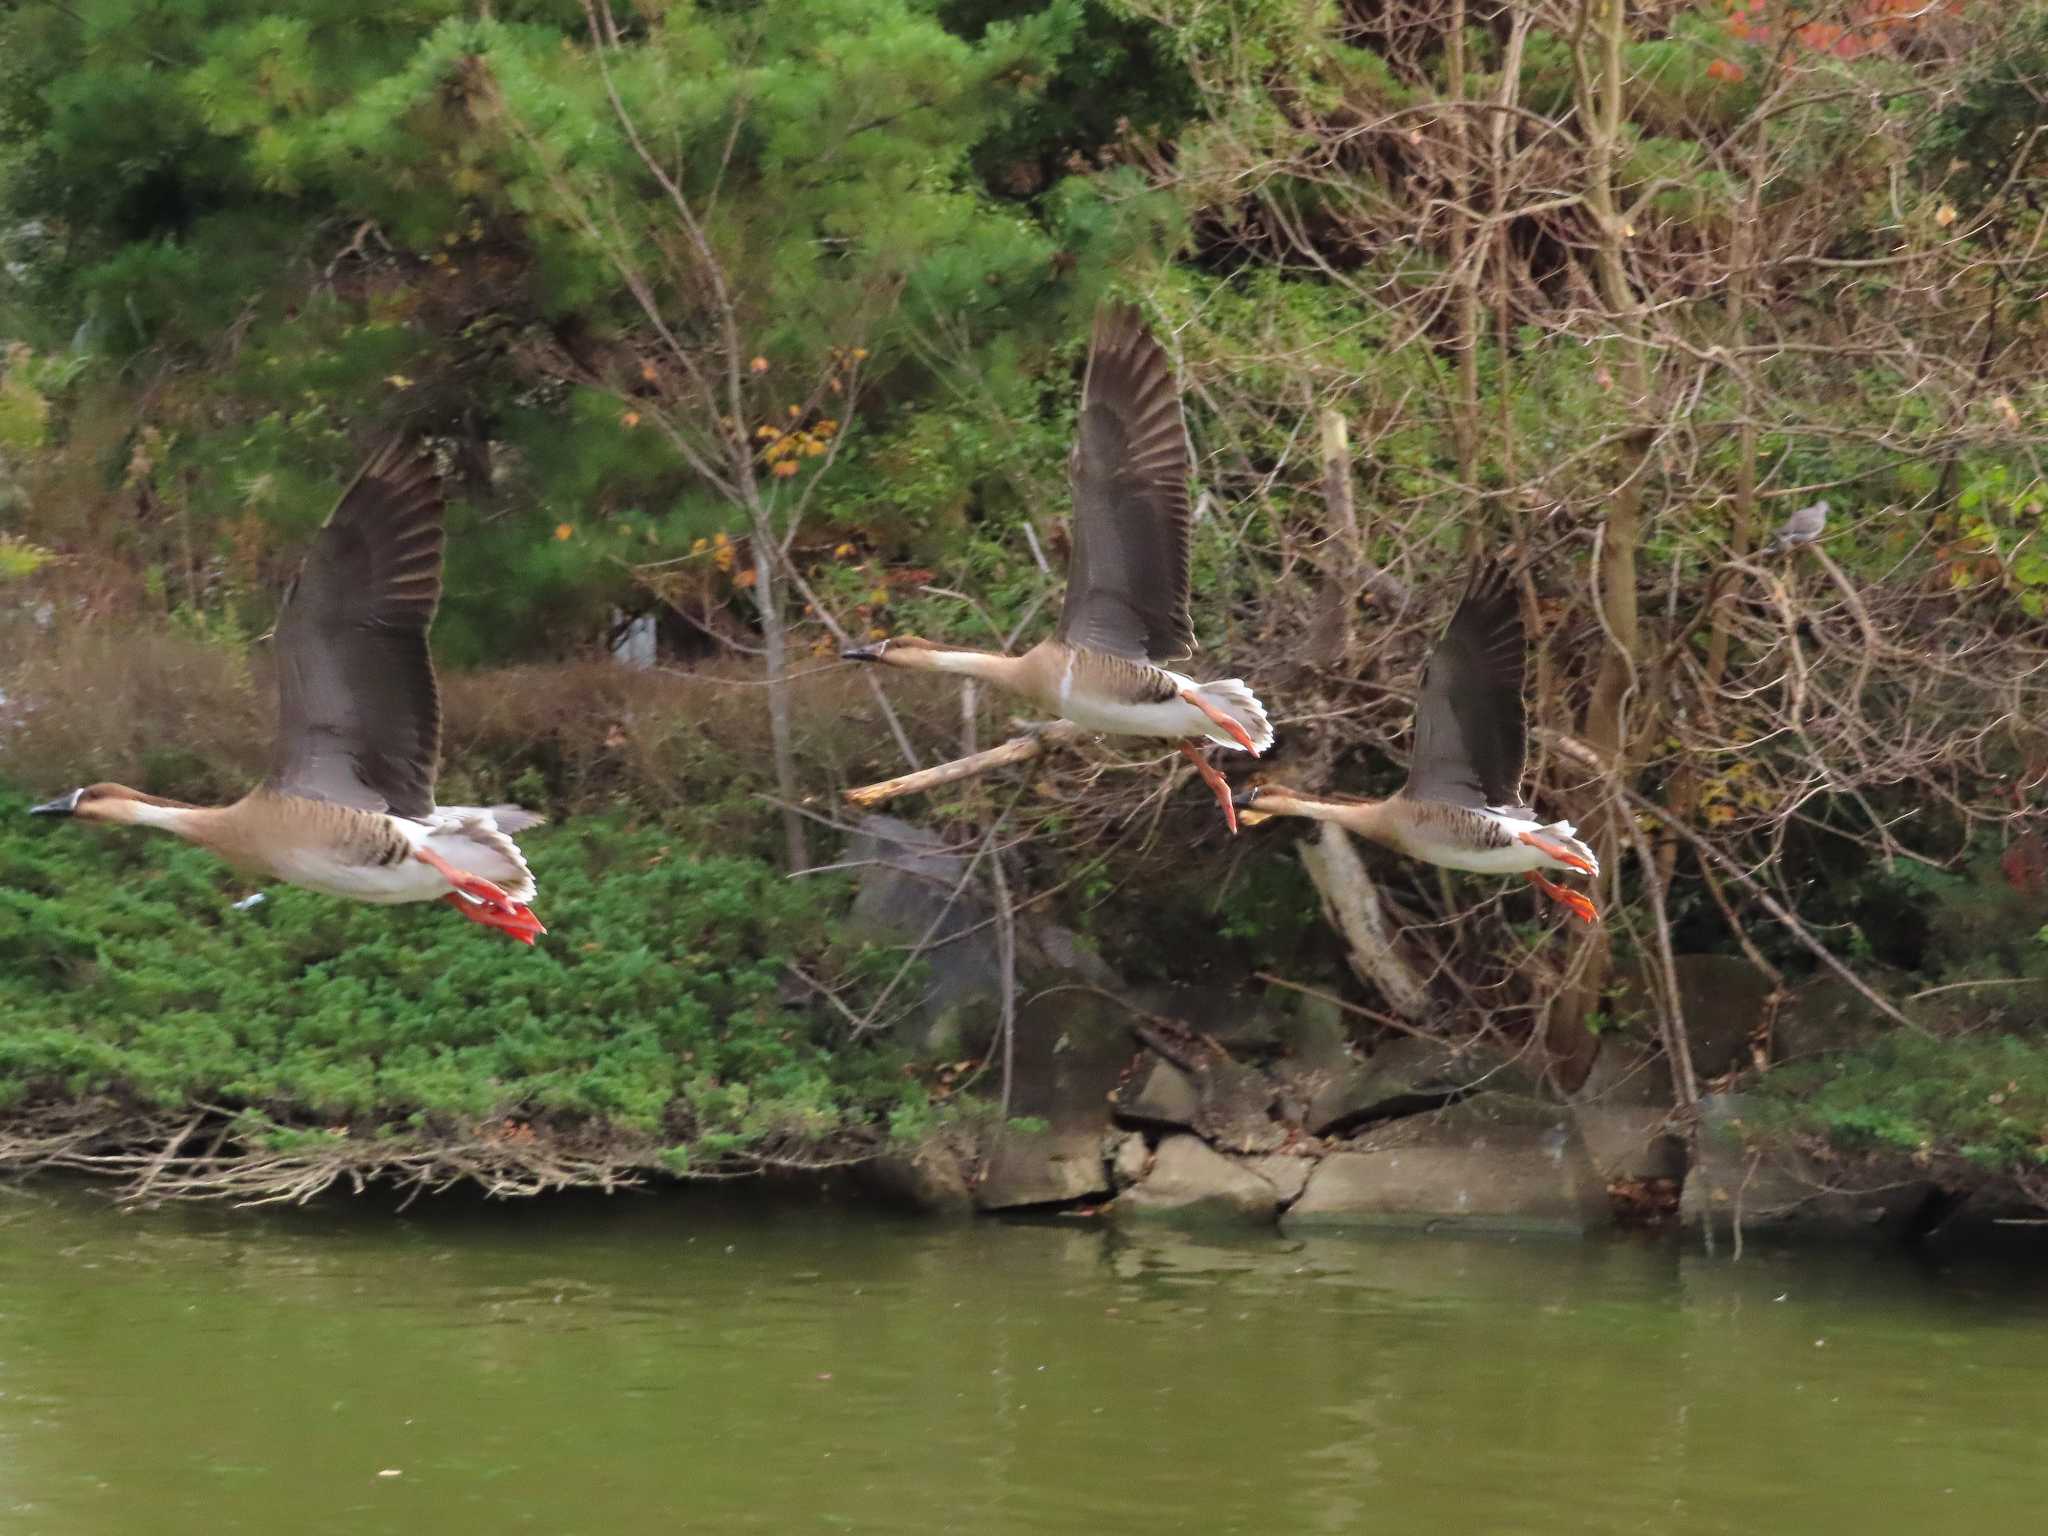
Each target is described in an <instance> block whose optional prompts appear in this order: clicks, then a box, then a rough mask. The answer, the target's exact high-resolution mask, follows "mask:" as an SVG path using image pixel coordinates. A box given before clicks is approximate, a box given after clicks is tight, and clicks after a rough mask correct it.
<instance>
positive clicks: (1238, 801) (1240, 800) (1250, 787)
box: [1230, 784, 1266, 811]
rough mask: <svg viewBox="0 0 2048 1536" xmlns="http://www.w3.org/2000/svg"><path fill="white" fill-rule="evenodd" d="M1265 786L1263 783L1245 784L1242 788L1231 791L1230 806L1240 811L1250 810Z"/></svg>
mask: <svg viewBox="0 0 2048 1536" xmlns="http://www.w3.org/2000/svg"><path fill="white" fill-rule="evenodd" d="M1265 787H1266V786H1265V785H1263V784H1247V785H1245V787H1244V788H1242V789H1239V790H1235V791H1233V792H1232V793H1231V796H1230V803H1231V805H1232V807H1234V808H1235V809H1237V810H1240V811H1248V810H1250V809H1251V808H1252V806H1253V804H1254V803H1255V802H1256V801H1257V800H1258V798H1259V794H1260V792H1261V791H1262V790H1263V789H1265Z"/></svg>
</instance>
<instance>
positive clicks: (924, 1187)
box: [859, 1137, 974, 1216]
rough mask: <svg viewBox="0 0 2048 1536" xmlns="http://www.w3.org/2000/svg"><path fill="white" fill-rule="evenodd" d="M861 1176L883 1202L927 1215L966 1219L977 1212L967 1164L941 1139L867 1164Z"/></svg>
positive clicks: (863, 1165) (861, 1170)
mask: <svg viewBox="0 0 2048 1536" xmlns="http://www.w3.org/2000/svg"><path fill="white" fill-rule="evenodd" d="M859 1176H860V1178H861V1180H862V1181H863V1182H865V1183H866V1184H867V1186H868V1187H869V1188H870V1189H872V1190H873V1191H874V1192H875V1193H876V1194H877V1195H878V1196H880V1197H881V1198H882V1199H883V1200H885V1201H887V1202H888V1203H890V1204H892V1205H899V1206H902V1207H905V1208H906V1209H909V1210H913V1211H918V1212H920V1213H922V1214H924V1215H929V1216H965V1215H969V1214H971V1213H972V1212H973V1210H974V1193H973V1190H972V1189H971V1188H970V1187H969V1180H968V1168H967V1165H966V1164H965V1163H964V1162H963V1160H962V1159H961V1156H960V1154H959V1153H958V1152H957V1151H956V1150H955V1149H954V1148H953V1146H952V1145H951V1144H950V1143H949V1142H947V1141H946V1140H944V1139H943V1138H940V1137H933V1138H932V1139H930V1140H928V1141H926V1142H923V1143H922V1144H920V1145H919V1146H917V1147H914V1148H911V1149H909V1150H907V1151H901V1152H887V1153H884V1154H883V1155H882V1156H880V1157H878V1158H874V1159H872V1160H871V1161H869V1162H866V1163H863V1164H861V1165H860V1167H859Z"/></svg>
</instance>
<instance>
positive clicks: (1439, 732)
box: [1405, 561, 1528, 806]
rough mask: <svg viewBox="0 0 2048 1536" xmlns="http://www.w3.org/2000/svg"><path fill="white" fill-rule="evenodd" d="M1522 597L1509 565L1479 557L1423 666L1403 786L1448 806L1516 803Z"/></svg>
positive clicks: (1523, 724) (1522, 721)
mask: <svg viewBox="0 0 2048 1536" xmlns="http://www.w3.org/2000/svg"><path fill="white" fill-rule="evenodd" d="M1526 649H1527V648H1526V645H1525V643H1524V640H1523V635H1522V601H1521V595H1520V594H1519V593H1518V592H1517V591H1516V588H1515V584H1514V582H1513V580H1512V579H1511V578H1510V575H1509V572H1508V568H1507V567H1506V566H1505V565H1502V564H1499V563H1497V562H1491V561H1489V562H1482V563H1480V564H1478V565H1475V566H1474V567H1473V570H1472V576H1471V580H1470V582H1469V583H1468V584H1467V585H1466V588H1465V596H1464V598H1463V600H1462V601H1460V602H1459V604H1458V610H1457V612H1455V613H1453V614H1452V615H1451V622H1450V623H1449V624H1447V625H1445V626H1444V632H1443V636H1442V638H1440V639H1439V640H1438V641H1437V643H1436V649H1435V650H1434V651H1432V652H1431V653H1430V657H1429V662H1428V664H1427V665H1426V666H1425V667H1424V668H1423V671H1422V687H1421V690H1420V691H1419V692H1418V694H1417V696H1416V700H1415V750H1414V753H1413V755H1412V757H1411V758H1410V761H1409V767H1408V786H1407V789H1406V791H1405V793H1406V794H1407V795H1408V796H1409V797H1410V798H1411V799H1416V800H1441V801H1445V802H1448V803H1449V804H1452V805H1466V806H1492V805H1502V806H1505V805H1516V804H1519V803H1520V796H1521V788H1522V770H1523V768H1524V767H1525V765H1526V761H1527V756H1528V727H1527V721H1526V718H1525V716H1524V713H1523V705H1522V668H1523V662H1524V655H1525V652H1526Z"/></svg>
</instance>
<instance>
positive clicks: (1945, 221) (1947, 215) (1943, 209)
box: [1934, 203, 1956, 229]
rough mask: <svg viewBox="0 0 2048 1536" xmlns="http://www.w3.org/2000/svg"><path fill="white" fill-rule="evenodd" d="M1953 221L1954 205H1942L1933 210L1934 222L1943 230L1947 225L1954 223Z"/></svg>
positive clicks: (1954, 214)
mask: <svg viewBox="0 0 2048 1536" xmlns="http://www.w3.org/2000/svg"><path fill="white" fill-rule="evenodd" d="M1955 221H1956V205H1955V204H1954V203H1943V204H1942V205H1941V206H1940V207H1939V208H1937V209H1935V211H1934V222H1935V223H1937V224H1939V225H1940V226H1941V227H1942V228H1943V229H1947V228H1948V227H1949V225H1951V224H1953V223H1955Z"/></svg>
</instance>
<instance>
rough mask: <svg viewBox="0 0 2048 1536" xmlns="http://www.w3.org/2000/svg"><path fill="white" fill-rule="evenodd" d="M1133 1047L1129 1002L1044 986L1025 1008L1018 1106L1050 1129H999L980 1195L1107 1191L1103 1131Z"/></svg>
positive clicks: (978, 1198) (1038, 1199) (1012, 1198)
mask: <svg viewBox="0 0 2048 1536" xmlns="http://www.w3.org/2000/svg"><path fill="white" fill-rule="evenodd" d="M1130 1054H1131V1044H1130V1035H1129V1034H1128V1033H1127V1031H1126V1028H1125V1024H1124V1012H1123V1010H1122V1009H1121V1008H1120V1007H1118V1006H1117V1005H1116V1004H1115V1003H1113V1002H1111V1001H1110V1000H1109V999H1107V998H1104V997H1102V996H1100V995H1098V994H1096V993H1093V992H1080V991H1072V990H1069V991H1065V992H1052V993H1045V994H1041V995H1039V996H1037V997H1034V998H1032V999H1031V1001H1029V1002H1028V1003H1026V1004H1025V1005H1024V1007H1023V1008H1021V1009H1019V1010H1018V1013H1017V1045H1016V1076H1015V1079H1014V1081H1013V1082H1012V1083H1011V1086H1010V1112H1011V1114H1012V1115H1014V1116H1017V1117H1019V1118H1030V1119H1034V1120H1043V1121H1044V1122H1046V1126H1047V1129H1045V1130H1043V1131H1032V1132H1025V1131H1018V1130H1016V1129H1014V1128H1011V1127H1005V1128H1004V1129H1002V1130H1001V1131H1000V1132H998V1133H996V1135H995V1137H994V1138H993V1140H992V1143H991V1146H990V1149H989V1152H988V1155H987V1167H986V1169H985V1172H984V1174H983V1177H982V1181H981V1184H980V1185H979V1186H978V1187H977V1188H976V1190H975V1203H976V1204H978V1205H980V1206H981V1208H982V1209H983V1210H990V1211H1002V1210H1011V1209H1014V1208H1016V1207H1019V1206H1027V1205H1049V1204H1053V1203H1055V1202H1060V1201H1070V1200H1080V1199H1086V1198H1090V1197H1093V1196H1096V1195H1102V1194H1106V1193H1108V1190H1109V1177H1108V1174H1107V1172H1106V1171H1105V1169H1104V1167H1103V1160H1102V1138H1103V1136H1104V1134H1105V1133H1107V1132H1108V1130H1109V1128H1110V1127H1109V1096H1110V1092H1111V1090H1112V1089H1114V1088H1115V1087H1116V1083H1117V1079H1118V1077H1119V1076H1120V1075H1121V1074H1122V1071H1123V1069H1124V1067H1125V1065H1126V1064H1127V1063H1128V1062H1129V1060H1130Z"/></svg>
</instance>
